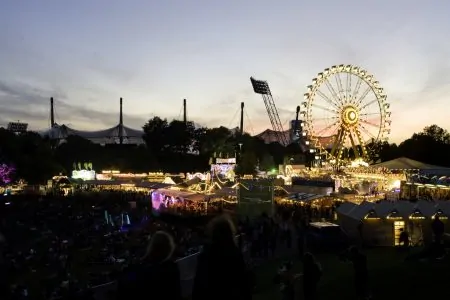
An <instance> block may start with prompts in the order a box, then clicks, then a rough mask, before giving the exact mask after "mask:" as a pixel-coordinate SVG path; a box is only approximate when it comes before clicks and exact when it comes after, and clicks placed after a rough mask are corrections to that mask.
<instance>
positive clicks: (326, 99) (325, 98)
mask: <svg viewBox="0 0 450 300" xmlns="http://www.w3.org/2000/svg"><path fill="white" fill-rule="evenodd" d="M316 93H317V94H318V95H319V96H320V98H322V99H323V100H325V101H327V102H328V104H330V105H332V106H334V107H336V108H339V105H338V104H336V103H335V102H334V101H333V100H331V99H330V97H328V96H327V95H325V94H324V93H322V92H321V91H319V90H318V91H317V92H316Z"/></svg>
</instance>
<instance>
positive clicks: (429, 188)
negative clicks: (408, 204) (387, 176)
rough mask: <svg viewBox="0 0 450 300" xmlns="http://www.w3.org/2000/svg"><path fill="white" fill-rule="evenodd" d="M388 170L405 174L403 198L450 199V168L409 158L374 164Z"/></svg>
mask: <svg viewBox="0 0 450 300" xmlns="http://www.w3.org/2000/svg"><path fill="white" fill-rule="evenodd" d="M372 167H373V168H380V169H385V170H388V171H389V172H391V173H393V174H403V175H404V178H403V179H402V182H401V187H400V198H403V199H430V200H443V199H447V200H448V199H450V180H447V176H450V168H446V167H441V166H435V165H430V164H426V163H422V162H420V161H416V160H413V159H409V158H406V157H400V158H396V159H393V160H390V161H386V162H382V163H379V164H375V165H373V166H372Z"/></svg>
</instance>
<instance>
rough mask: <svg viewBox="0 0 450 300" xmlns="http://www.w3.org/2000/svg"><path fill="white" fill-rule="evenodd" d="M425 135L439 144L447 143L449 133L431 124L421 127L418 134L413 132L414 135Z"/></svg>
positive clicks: (449, 136) (449, 139)
mask: <svg viewBox="0 0 450 300" xmlns="http://www.w3.org/2000/svg"><path fill="white" fill-rule="evenodd" d="M418 136H425V137H429V138H431V139H432V140H433V141H435V142H437V143H441V144H449V143H450V134H449V133H448V131H447V130H445V129H443V128H441V127H439V126H437V125H431V126H427V127H425V128H424V129H423V131H422V132H421V133H419V134H414V135H413V138H414V137H416V138H417V137H418Z"/></svg>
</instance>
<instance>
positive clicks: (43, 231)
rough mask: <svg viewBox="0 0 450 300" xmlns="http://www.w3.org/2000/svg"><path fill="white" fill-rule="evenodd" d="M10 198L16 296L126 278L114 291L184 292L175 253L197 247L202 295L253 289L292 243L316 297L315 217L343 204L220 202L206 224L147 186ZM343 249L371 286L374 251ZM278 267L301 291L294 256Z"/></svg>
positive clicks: (9, 263) (74, 291) (10, 289)
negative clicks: (259, 209) (309, 237)
mask: <svg viewBox="0 0 450 300" xmlns="http://www.w3.org/2000/svg"><path fill="white" fill-rule="evenodd" d="M3 200H5V201H4V203H8V205H5V206H2V211H1V232H2V233H3V236H4V237H3V236H2V237H0V245H1V246H0V247H1V248H0V251H1V252H3V255H2V256H0V257H3V261H0V263H1V264H2V266H3V267H4V268H2V269H4V270H6V271H5V273H4V274H3V275H1V276H2V278H1V279H2V280H1V282H2V287H1V289H2V293H3V292H4V294H5V295H6V294H9V295H11V298H13V299H75V298H76V299H89V298H90V297H93V294H92V292H93V291H94V290H93V287H95V286H97V285H101V284H103V283H108V282H112V281H116V282H117V283H118V285H117V292H116V293H114V294H113V295H110V298H111V299H124V297H132V296H133V295H136V296H141V295H142V294H143V293H148V287H149V285H151V286H154V287H157V288H156V289H155V290H156V294H155V292H154V291H153V292H152V296H151V297H152V299H181V298H182V297H183V294H182V288H181V283H180V282H181V280H180V269H179V265H178V264H176V263H175V261H176V260H177V259H178V258H182V257H185V256H189V255H190V254H193V253H200V254H199V256H198V259H197V264H196V268H195V270H194V271H193V272H195V279H194V285H193V288H192V299H193V300H196V299H201V300H202V299H233V298H234V299H251V297H252V293H253V288H254V285H255V277H254V274H253V273H252V267H253V266H255V265H257V264H258V263H262V262H264V261H266V260H267V259H271V258H274V257H277V256H284V255H283V254H285V253H286V251H287V252H289V253H295V254H298V256H297V257H299V258H300V259H301V260H302V261H303V266H304V270H303V273H302V275H301V279H302V280H303V281H304V283H305V288H304V291H303V292H304V295H305V299H317V298H316V297H317V284H318V282H319V280H320V278H321V274H322V270H321V268H320V264H319V263H318V262H317V261H316V259H315V258H314V256H313V255H312V254H311V253H308V252H307V249H308V247H307V244H306V241H305V236H306V232H307V231H308V224H309V223H310V222H311V221H314V220H323V219H327V220H329V219H331V218H332V216H333V214H334V210H335V207H334V206H326V207H325V206H324V207H314V206H311V205H295V204H294V205H293V204H290V205H286V204H280V203H279V204H277V205H276V211H275V213H274V215H273V216H268V215H267V214H264V213H263V214H261V215H260V216H258V217H256V218H254V219H252V220H250V219H249V218H245V219H236V218H233V220H232V218H230V217H227V215H225V214H223V210H220V209H219V210H217V215H218V217H216V218H214V219H213V220H212V221H211V222H209V225H208V226H207V230H206V231H205V230H204V227H205V226H201V225H199V224H198V223H195V222H190V221H186V220H189V218H186V219H183V220H178V219H170V218H163V217H162V216H155V214H154V213H152V206H151V203H150V201H148V198H146V197H145V196H144V195H142V194H141V193H130V192H114V191H98V192H95V193H94V192H92V191H91V192H89V193H88V192H83V193H74V194H72V195H71V196H69V197H61V196H59V195H49V196H8V199H3ZM124 216H126V217H124ZM175 217H177V216H175ZM124 220H125V221H124ZM177 220H178V221H177ZM208 220H209V219H208ZM343 257H344V259H347V260H350V261H352V262H353V265H354V267H355V272H356V274H357V276H356V277H355V278H357V282H356V287H357V292H358V293H359V295H367V293H368V286H367V280H366V278H367V268H366V265H365V256H364V255H363V254H362V253H360V252H359V251H358V250H357V249H356V248H355V249H352V250H351V251H349V252H348V253H346V254H344V255H343ZM274 277H275V278H274V283H276V284H279V286H280V292H281V294H282V295H283V297H284V299H286V300H290V299H294V298H293V297H294V294H293V293H294V289H293V286H294V281H295V280H297V279H298V277H299V276H298V274H294V273H293V271H292V268H291V264H290V263H286V264H283V266H282V267H280V270H279V273H278V274H274ZM224 282H226V283H227V284H226V288H224V287H223V283H224ZM158 292H160V293H161V295H158ZM144 295H145V294H144ZM2 299H3V298H2Z"/></svg>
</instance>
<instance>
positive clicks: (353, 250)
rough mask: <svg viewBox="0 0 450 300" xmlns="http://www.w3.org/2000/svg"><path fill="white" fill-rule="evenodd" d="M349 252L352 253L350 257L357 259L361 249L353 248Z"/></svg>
mask: <svg viewBox="0 0 450 300" xmlns="http://www.w3.org/2000/svg"><path fill="white" fill-rule="evenodd" d="M348 252H349V253H350V257H355V256H357V255H358V254H359V249H358V247H356V246H351V247H350V249H349V250H348Z"/></svg>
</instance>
